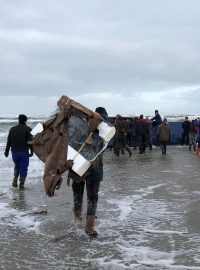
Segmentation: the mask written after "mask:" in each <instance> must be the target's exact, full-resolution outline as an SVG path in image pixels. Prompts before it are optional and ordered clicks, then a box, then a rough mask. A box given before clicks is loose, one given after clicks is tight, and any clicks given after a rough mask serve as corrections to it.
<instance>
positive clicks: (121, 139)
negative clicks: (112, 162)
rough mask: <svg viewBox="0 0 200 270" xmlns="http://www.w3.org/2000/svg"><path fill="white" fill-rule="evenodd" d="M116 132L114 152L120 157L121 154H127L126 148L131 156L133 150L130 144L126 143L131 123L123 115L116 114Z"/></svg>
mask: <svg viewBox="0 0 200 270" xmlns="http://www.w3.org/2000/svg"><path fill="white" fill-rule="evenodd" d="M114 126H115V128H116V134H115V142H114V153H115V155H116V156H118V157H119V154H120V153H121V154H122V155H124V154H125V149H126V151H127V152H128V153H129V156H130V157H131V155H132V152H131V149H130V148H129V146H128V145H127V144H126V136H127V132H128V130H129V123H128V122H127V120H125V119H124V118H123V117H122V116H121V115H119V114H118V115H117V116H116V122H115V125H114Z"/></svg>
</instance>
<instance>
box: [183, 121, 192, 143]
mask: <svg viewBox="0 0 200 270" xmlns="http://www.w3.org/2000/svg"><path fill="white" fill-rule="evenodd" d="M190 124H191V123H190V121H189V119H188V117H187V116H186V117H185V121H184V122H183V123H182V129H183V133H182V139H181V145H184V143H185V144H186V145H188V144H189V133H190Z"/></svg>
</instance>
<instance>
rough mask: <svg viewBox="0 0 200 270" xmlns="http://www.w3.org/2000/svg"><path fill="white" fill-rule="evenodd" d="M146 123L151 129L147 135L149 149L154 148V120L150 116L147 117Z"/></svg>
mask: <svg viewBox="0 0 200 270" xmlns="http://www.w3.org/2000/svg"><path fill="white" fill-rule="evenodd" d="M146 123H147V126H148V129H149V134H148V137H147V145H148V146H149V150H152V121H151V120H149V118H148V116H147V117H146Z"/></svg>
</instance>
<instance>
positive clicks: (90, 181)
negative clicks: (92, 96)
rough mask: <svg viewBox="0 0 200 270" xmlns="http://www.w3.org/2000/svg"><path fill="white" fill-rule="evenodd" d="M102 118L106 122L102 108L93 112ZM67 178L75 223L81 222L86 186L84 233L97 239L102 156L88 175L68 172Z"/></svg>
mask: <svg viewBox="0 0 200 270" xmlns="http://www.w3.org/2000/svg"><path fill="white" fill-rule="evenodd" d="M95 111H96V112H97V113H99V114H100V115H101V116H102V118H103V119H104V120H105V121H107V119H108V114H107V112H106V110H105V108H103V107H98V108H96V110H95ZM68 178H70V179H72V181H73V182H72V190H73V200H74V208H73V211H74V216H75V220H76V221H81V220H82V208H83V195H84V189H85V186H86V191H87V215H86V226H85V232H86V233H87V235H88V236H90V237H97V235H98V233H97V231H96V230H95V229H94V226H95V218H96V216H95V215H96V210H97V202H98V193H99V188H100V182H101V181H102V180H103V156H102V154H101V155H100V156H99V157H98V158H97V160H96V162H95V165H94V166H93V167H92V168H91V170H90V172H89V174H88V175H87V176H86V177H85V178H84V179H82V178H80V177H77V175H76V174H75V173H74V172H73V171H72V170H70V171H69V175H68Z"/></svg>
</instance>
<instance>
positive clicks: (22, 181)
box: [19, 176, 26, 190]
mask: <svg viewBox="0 0 200 270" xmlns="http://www.w3.org/2000/svg"><path fill="white" fill-rule="evenodd" d="M25 180H26V177H25V176H20V178H19V188H20V189H21V190H23V189H24V183H25Z"/></svg>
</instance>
